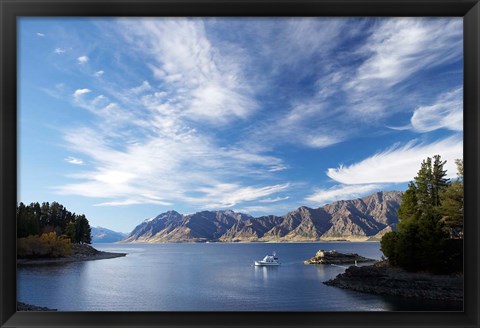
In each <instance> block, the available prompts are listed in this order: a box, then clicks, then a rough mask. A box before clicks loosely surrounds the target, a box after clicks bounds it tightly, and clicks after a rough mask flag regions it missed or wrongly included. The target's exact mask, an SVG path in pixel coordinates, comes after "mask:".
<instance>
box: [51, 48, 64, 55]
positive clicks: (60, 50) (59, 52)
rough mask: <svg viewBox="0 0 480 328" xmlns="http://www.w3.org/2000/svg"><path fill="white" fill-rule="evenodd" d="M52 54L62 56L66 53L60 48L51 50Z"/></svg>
mask: <svg viewBox="0 0 480 328" xmlns="http://www.w3.org/2000/svg"><path fill="white" fill-rule="evenodd" d="M53 52H54V53H56V54H57V55H61V54H64V53H65V52H67V50H65V49H62V48H55V50H53Z"/></svg>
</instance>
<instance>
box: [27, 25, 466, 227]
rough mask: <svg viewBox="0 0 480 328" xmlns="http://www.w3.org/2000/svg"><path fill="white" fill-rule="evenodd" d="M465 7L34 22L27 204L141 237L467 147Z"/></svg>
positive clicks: (389, 180)
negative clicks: (141, 231) (141, 232)
mask: <svg viewBox="0 0 480 328" xmlns="http://www.w3.org/2000/svg"><path fill="white" fill-rule="evenodd" d="M462 30H463V22H462V19H461V18H248V19H247V18H194V19H187V18H148V19H146V18H124V19H113V18H103V19H87V18H84V19H82V18H21V19H20V20H19V28H18V36H19V51H18V62H19V71H18V74H19V84H18V91H19V95H18V99H19V109H18V118H19V119H18V122H19V135H18V143H19V170H18V175H19V195H18V200H19V201H22V202H25V203H30V202H33V201H39V202H43V201H49V202H52V201H58V202H60V203H62V204H63V205H65V206H66V207H67V209H69V210H70V211H73V212H76V213H84V214H85V215H86V216H87V218H88V219H89V220H90V223H91V225H92V226H103V227H107V228H111V229H113V230H117V231H123V232H128V231H130V230H132V229H133V228H134V227H135V226H136V225H137V224H139V223H140V222H141V221H143V220H144V219H146V218H150V217H154V216H156V215H157V214H159V213H162V212H164V211H167V210H170V209H175V210H177V211H179V212H180V213H184V214H189V213H193V212H196V211H200V210H216V209H231V210H234V211H240V212H244V213H249V214H251V215H254V216H257V215H264V214H277V215H283V214H285V213H287V212H289V211H291V210H294V209H295V208H297V207H299V206H301V205H306V206H309V207H314V208H316V207H319V206H322V205H324V204H326V203H330V202H332V201H335V200H339V199H353V198H357V197H362V196H366V195H368V194H371V193H373V192H375V191H380V190H404V189H405V188H406V185H407V183H408V181H410V180H412V179H413V177H414V176H415V175H416V172H417V171H418V169H419V165H420V162H421V161H422V160H423V159H424V158H426V157H427V156H433V155H435V154H440V155H442V157H443V158H444V159H446V160H447V161H448V162H447V165H446V168H447V169H448V172H449V175H450V177H452V178H454V177H455V176H456V170H455V165H454V162H453V161H454V159H456V158H463V88H462V86H463V82H462V79H463V53H462V44H463V32H462Z"/></svg>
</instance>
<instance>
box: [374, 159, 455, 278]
mask: <svg viewBox="0 0 480 328" xmlns="http://www.w3.org/2000/svg"><path fill="white" fill-rule="evenodd" d="M445 163H446V161H442V160H441V157H440V156H439V155H435V156H434V157H433V161H432V158H429V157H428V158H427V159H425V160H424V161H422V163H421V165H420V170H419V171H418V173H417V176H415V178H414V181H412V182H410V184H409V185H408V189H407V190H406V191H405V193H404V195H403V197H402V204H401V206H400V208H399V210H398V218H399V223H398V231H397V232H390V233H387V234H385V235H384V236H383V238H382V240H381V250H382V252H384V254H385V256H387V258H388V259H389V261H390V264H391V265H394V266H399V267H402V268H404V269H406V270H410V271H418V270H428V271H433V272H440V271H446V270H461V267H460V265H458V263H460V264H461V261H458V258H459V256H460V255H461V254H459V253H458V249H459V247H458V245H456V244H455V245H454V247H451V246H452V243H449V239H450V238H449V234H448V233H446V230H445V220H442V215H443V216H444V213H446V212H445V211H446V209H445V207H448V209H449V210H450V211H451V213H455V214H458V213H459V211H458V205H459V204H460V202H459V201H457V202H456V203H455V205H454V206H453V205H452V204H451V203H452V201H453V200H452V198H454V197H451V196H450V197H447V195H450V193H451V192H453V191H452V190H451V188H452V185H453V184H451V183H450V182H449V179H447V178H446V175H447V173H446V170H444V165H445ZM462 172H463V171H462ZM455 190H456V189H455ZM457 196H458V194H457ZM447 199H448V200H447ZM454 199H457V198H454ZM457 200H458V199H457ZM442 203H444V204H442ZM461 204H462V206H463V199H462V201H461ZM462 209H463V207H462ZM442 211H443V212H444V213H443V214H442ZM457 219H458V217H457ZM462 219H463V217H462ZM452 222H453V221H452ZM456 222H458V220H457V221H456ZM453 248H454V249H455V251H454V252H452V251H451V249H453ZM449 262H450V263H453V262H454V263H456V264H455V266H448V264H449Z"/></svg>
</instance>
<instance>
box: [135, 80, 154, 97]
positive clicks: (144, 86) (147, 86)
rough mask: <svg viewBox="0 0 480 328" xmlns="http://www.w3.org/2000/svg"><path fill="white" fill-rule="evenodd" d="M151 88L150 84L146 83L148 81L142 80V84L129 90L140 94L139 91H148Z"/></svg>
mask: <svg viewBox="0 0 480 328" xmlns="http://www.w3.org/2000/svg"><path fill="white" fill-rule="evenodd" d="M151 89H152V86H151V85H150V83H148V81H143V83H142V84H140V85H139V86H138V87H135V88H132V89H131V90H132V92H133V93H135V94H140V93H144V92H146V91H149V90H151Z"/></svg>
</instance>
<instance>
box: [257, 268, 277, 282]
mask: <svg viewBox="0 0 480 328" xmlns="http://www.w3.org/2000/svg"><path fill="white" fill-rule="evenodd" d="M254 268H255V278H262V279H264V280H267V279H272V278H274V277H276V276H277V274H278V270H279V267H278V266H254Z"/></svg>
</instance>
